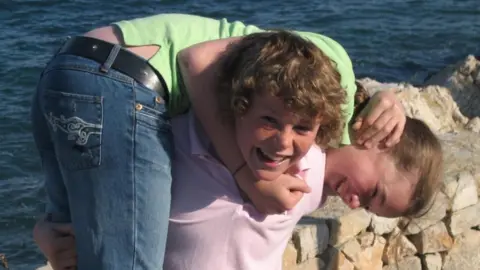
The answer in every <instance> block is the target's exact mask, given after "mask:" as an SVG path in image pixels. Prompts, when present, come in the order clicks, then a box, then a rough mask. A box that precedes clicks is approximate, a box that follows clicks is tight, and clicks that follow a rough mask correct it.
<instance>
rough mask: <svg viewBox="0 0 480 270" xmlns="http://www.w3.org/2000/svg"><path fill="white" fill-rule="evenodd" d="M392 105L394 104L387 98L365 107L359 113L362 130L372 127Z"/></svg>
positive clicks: (372, 102)
mask: <svg viewBox="0 0 480 270" xmlns="http://www.w3.org/2000/svg"><path fill="white" fill-rule="evenodd" d="M394 105H395V103H394V102H393V101H392V100H390V99H387V98H380V99H379V100H378V99H373V100H372V101H370V102H369V104H368V105H367V107H366V108H365V109H363V110H362V112H361V113H360V115H362V118H363V119H364V120H363V124H362V129H365V128H367V127H370V126H372V125H373V124H374V123H375V122H376V121H377V119H378V118H379V117H380V116H381V115H382V114H383V113H384V112H385V111H388V110H390V109H391V108H393V106H394Z"/></svg>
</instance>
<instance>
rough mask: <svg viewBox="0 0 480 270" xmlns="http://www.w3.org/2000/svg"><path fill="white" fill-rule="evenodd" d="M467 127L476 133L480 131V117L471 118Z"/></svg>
mask: <svg viewBox="0 0 480 270" xmlns="http://www.w3.org/2000/svg"><path fill="white" fill-rule="evenodd" d="M479 74H480V73H479ZM465 127H466V128H467V130H470V131H472V132H475V133H480V117H475V118H472V119H470V121H468V123H467V125H466V126H465Z"/></svg>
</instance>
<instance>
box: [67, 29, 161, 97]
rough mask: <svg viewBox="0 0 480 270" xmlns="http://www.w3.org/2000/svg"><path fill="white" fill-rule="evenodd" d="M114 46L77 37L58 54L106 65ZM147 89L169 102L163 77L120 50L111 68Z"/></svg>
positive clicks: (133, 55)
mask: <svg viewBox="0 0 480 270" xmlns="http://www.w3.org/2000/svg"><path fill="white" fill-rule="evenodd" d="M113 47H114V45H113V44H111V43H108V42H106V41H103V40H99V39H95V38H90V37H84V36H77V37H73V38H71V39H69V40H68V41H67V42H65V44H64V45H63V47H62V48H61V49H60V50H59V52H58V54H72V55H76V56H81V57H85V58H88V59H91V60H94V61H96V62H98V63H100V64H103V63H105V61H106V60H107V58H108V56H109V54H110V52H111V51H112V49H113ZM111 68H112V69H114V70H116V71H119V72H121V73H123V74H125V75H127V76H129V77H131V78H133V79H134V80H135V81H137V82H138V83H140V84H142V85H144V86H145V87H147V88H149V89H151V90H153V91H155V92H157V93H159V94H160V95H161V97H162V98H163V99H164V100H165V101H167V99H168V91H167V86H166V84H165V81H164V79H163V77H162V76H161V75H160V74H159V73H158V72H156V71H155V69H153V67H152V66H151V65H150V64H149V63H148V62H147V61H146V60H145V59H143V58H141V57H140V56H138V55H136V54H134V53H132V52H130V51H128V50H125V49H123V48H122V49H120V51H119V52H118V55H117V57H116V58H115V60H114V62H113V63H112V66H111Z"/></svg>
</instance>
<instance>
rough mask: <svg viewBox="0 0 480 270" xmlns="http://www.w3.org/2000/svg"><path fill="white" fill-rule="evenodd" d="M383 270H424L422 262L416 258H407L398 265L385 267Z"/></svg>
mask: <svg viewBox="0 0 480 270" xmlns="http://www.w3.org/2000/svg"><path fill="white" fill-rule="evenodd" d="M383 270H422V261H421V260H420V258H418V257H415V256H412V257H406V258H404V259H403V260H401V261H399V262H398V263H394V264H389V265H386V266H384V267H383Z"/></svg>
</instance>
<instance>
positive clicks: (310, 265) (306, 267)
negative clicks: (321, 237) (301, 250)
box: [283, 258, 350, 270]
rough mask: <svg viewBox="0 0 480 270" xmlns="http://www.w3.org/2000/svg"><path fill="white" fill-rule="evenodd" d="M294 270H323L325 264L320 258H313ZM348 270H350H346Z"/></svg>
mask: <svg viewBox="0 0 480 270" xmlns="http://www.w3.org/2000/svg"><path fill="white" fill-rule="evenodd" d="M283 270H290V269H285V268H284V269H283ZM292 270H293V269H292ZM295 270H325V263H324V262H323V261H322V259H320V258H313V259H311V260H308V261H306V262H303V263H301V264H299V265H298V266H297V267H296V268H295ZM346 270H350V269H346Z"/></svg>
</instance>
